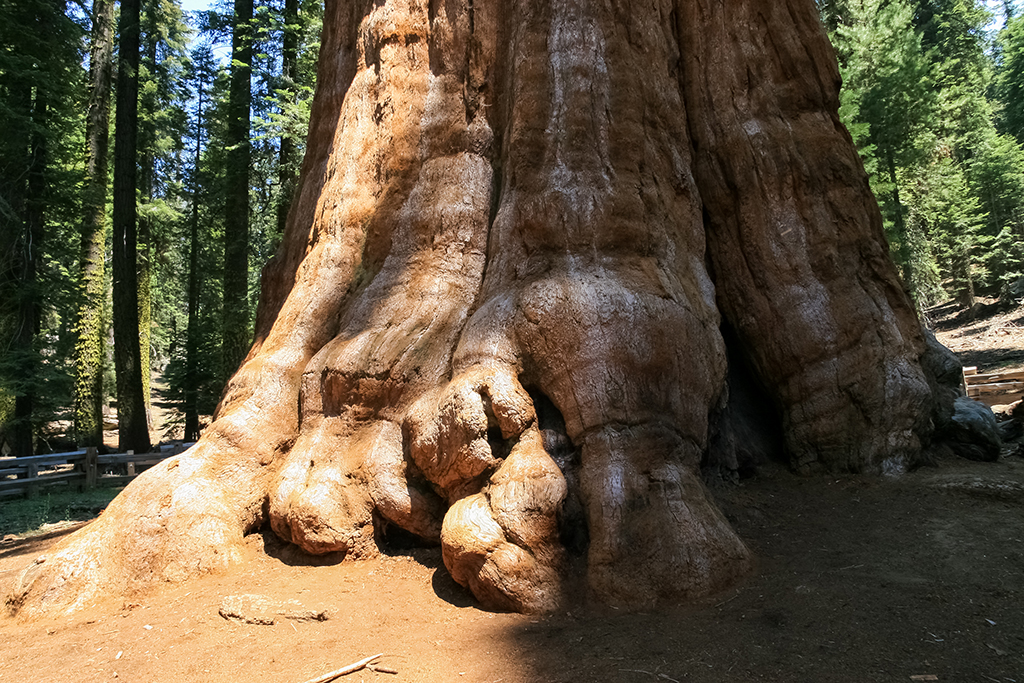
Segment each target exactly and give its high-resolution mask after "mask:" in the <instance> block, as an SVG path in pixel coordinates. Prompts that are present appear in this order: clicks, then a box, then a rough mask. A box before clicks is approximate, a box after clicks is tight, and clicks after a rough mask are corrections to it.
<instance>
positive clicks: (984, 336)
mask: <svg viewBox="0 0 1024 683" xmlns="http://www.w3.org/2000/svg"><path fill="white" fill-rule="evenodd" d="M980 302H981V306H982V307H986V306H988V307H994V304H995V300H993V299H981V300H980ZM927 314H928V319H929V320H930V321H931V324H932V325H933V329H934V330H935V337H936V339H938V340H939V341H940V342H942V343H943V344H945V345H946V346H947V347H948V348H949V349H951V350H952V351H953V353H955V354H956V355H957V357H958V358H960V362H961V363H963V365H974V366H977V368H978V371H979V372H993V371H997V370H999V371H1006V370H1010V369H1015V368H1017V367H1022V366H1024V307H1017V308H1016V309H1013V310H1010V311H1001V312H994V313H992V314H990V315H982V316H978V317H976V318H972V317H971V316H970V315H969V313H968V312H967V311H965V310H963V309H961V308H958V307H957V306H956V305H954V304H946V305H943V306H936V307H935V308H932V309H929V310H928V313H927Z"/></svg>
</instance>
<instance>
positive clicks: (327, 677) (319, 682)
mask: <svg viewBox="0 0 1024 683" xmlns="http://www.w3.org/2000/svg"><path fill="white" fill-rule="evenodd" d="M383 656H384V653H383V652H381V653H380V654H379V655H374V656H372V657H367V658H366V659H362V660H360V661H358V662H356V663H355V664H349V665H348V666H346V667H342V668H341V669H338V670H337V671H332V672H330V673H327V674H324V675H323V676H321V677H320V678H314V679H312V680H309V681H306V683H327V681H333V680H334V679H335V678H338V677H339V676H344V675H345V674H350V673H352V672H354V671H359V670H360V669H362V668H364V667H365V666H366V665H367V664H369V663H370V662H372V661H373V660H375V659H379V658H380V657H383Z"/></svg>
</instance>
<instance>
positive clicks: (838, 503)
mask: <svg viewBox="0 0 1024 683" xmlns="http://www.w3.org/2000/svg"><path fill="white" fill-rule="evenodd" d="M932 314H933V316H934V317H933V322H934V323H935V324H936V327H937V329H938V333H939V335H940V339H942V340H943V341H944V343H946V344H947V345H949V346H950V347H951V348H953V350H954V351H956V352H957V353H958V354H959V355H960V357H961V358H962V359H963V362H964V363H965V364H976V365H978V366H979V369H982V370H991V369H996V368H1005V367H1012V366H1014V365H1021V364H1024V343H1022V337H1021V329H1020V328H1021V326H1022V325H1024V321H1022V315H1024V311H1022V310H1019V309H1018V310H1017V311H1016V312H1011V313H1001V314H998V315H993V316H989V317H987V318H983V319H976V320H973V321H972V320H966V319H964V320H961V321H960V322H959V324H957V323H956V321H955V316H954V315H952V314H950V315H947V316H945V317H943V316H942V315H939V314H937V313H936V311H934V310H933V312H932ZM713 494H714V496H715V497H716V499H717V500H718V502H719V504H720V505H721V507H722V509H723V510H724V512H725V514H726V516H727V517H728V518H729V520H730V521H731V522H732V524H733V525H734V526H735V528H736V529H737V530H738V532H739V533H740V535H741V536H742V537H743V538H744V539H745V540H746V542H747V543H748V544H749V545H750V547H751V549H752V550H753V551H754V552H755V554H756V556H757V558H758V566H757V570H756V572H755V574H754V575H753V576H751V577H749V578H748V579H746V580H745V581H744V582H742V583H741V584H740V585H739V586H737V587H735V588H734V589H732V590H730V591H729V592H727V593H725V594H722V595H717V596H714V597H712V598H710V599H708V600H706V601H704V602H702V603H700V604H697V605H691V606H687V607H666V608H662V609H658V610H648V611H642V612H637V613H628V612H625V611H619V610H613V609H608V608H601V607H597V606H594V605H589V604H587V601H586V596H585V595H583V594H578V595H577V596H576V598H575V600H574V601H573V602H572V603H571V604H569V605H567V606H566V607H565V608H564V609H563V610H562V611H559V612H558V613H556V614H552V615H546V616H522V615H515V614H495V613H491V612H485V611H483V610H480V609H478V608H477V607H476V606H475V605H474V601H473V599H472V597H471V596H470V595H469V594H468V593H466V592H465V591H464V590H463V589H462V588H460V587H459V586H458V585H456V584H455V583H454V582H453V581H452V580H451V578H450V577H449V576H448V574H447V572H446V571H445V569H444V566H443V563H442V562H441V557H440V552H439V550H438V549H436V548H408V547H401V546H397V545H396V546H393V547H385V548H383V555H382V556H381V557H380V558H379V559H376V560H370V561H363V562H342V561H341V558H340V557H336V556H330V555H329V556H326V557H321V558H313V557H310V556H306V555H303V554H301V553H300V552H298V551H296V550H295V549H294V548H293V547H291V546H286V545H285V544H283V543H281V542H280V541H278V540H277V539H276V538H275V537H274V536H273V534H271V533H270V532H263V533H256V534H253V535H252V536H250V537H249V549H250V557H249V559H248V561H247V562H246V563H245V564H244V565H242V566H239V567H237V568H236V570H235V572H234V573H230V574H225V575H219V576H210V577H207V578H205V579H202V580H198V581H193V582H190V583H187V584H183V585H166V586H162V587H158V589H157V590H155V591H154V592H152V593H150V594H148V595H144V596H139V597H137V598H135V599H132V600H127V601H126V600H121V599H116V600H108V601H99V602H97V603H96V604H95V605H94V606H93V607H92V608H91V610H89V611H88V612H86V613H81V614H76V615H74V616H73V617H71V618H64V619H61V618H57V619H53V620H44V621H38V622H28V623H23V622H19V621H12V620H10V619H4V618H2V617H0V642H2V643H3V646H2V647H0V680H3V681H6V680H12V681H16V680H27V679H29V678H36V677H39V676H41V675H42V672H45V678H46V680H47V681H50V682H52V683H60V682H64V681H67V682H69V683H70V682H72V681H73V682H75V683H93V682H99V681H111V680H115V679H116V680H121V681H132V682H134V681H143V682H145V681H188V682H191V681H195V682H203V683H207V682H209V683H228V682H234V681H238V680H239V679H240V678H242V677H243V676H245V677H250V678H254V679H255V680H258V681H273V682H274V683H304V682H305V681H309V680H310V679H313V678H315V677H317V676H320V675H322V674H323V673H325V672H327V671H331V670H334V669H338V668H340V667H342V666H344V665H346V664H349V663H351V662H355V661H357V660H360V659H363V658H364V657H368V656H370V655H373V654H376V653H378V652H383V653H384V657H382V658H381V660H380V664H382V665H383V666H385V667H388V668H390V669H394V670H397V671H398V674H397V675H393V674H386V673H378V672H373V671H369V670H362V671H360V672H357V673H354V674H352V675H349V676H346V677H343V678H341V679H339V680H340V681H342V682H346V681H367V682H370V681H396V682H400V681H422V682H430V683H434V682H448V681H474V682H482V683H499V682H500V683H535V682H538V681H545V682H547V681H550V682H553V683H559V682H562V683H583V682H591V681H593V682H598V681H600V682H602V683H604V682H609V683H644V682H650V683H661V682H663V681H669V682H671V681H675V682H677V683H678V682H681V681H707V682H709V683H717V682H721V683H727V682H728V683H736V682H738V683H743V682H747V681H778V682H780V683H782V682H790V681H815V682H830V681H835V682H842V683H847V682H849V683H854V682H857V683H860V682H863V681H912V680H918V681H922V680H934V681H998V682H999V683H1016V682H1021V683H1024V610H1021V605H1024V522H1022V520H1024V458H1021V457H1020V456H1019V455H1009V456H1006V457H1004V458H1003V459H1002V460H1000V461H999V462H996V463H975V462H969V461H966V460H961V459H956V458H949V459H947V460H943V461H941V462H939V463H938V467H927V468H923V469H920V470H917V471H914V472H911V473H908V474H906V475H903V476H901V477H885V478H877V477H867V476H855V475H837V476H831V477H823V476H818V477H809V478H802V477H798V476H796V475H794V474H792V473H790V472H789V471H788V470H787V469H786V468H785V467H783V466H781V465H770V466H766V467H764V468H763V469H762V470H761V471H760V472H759V473H758V475H757V476H756V477H753V478H750V479H745V480H743V481H741V482H740V483H738V484H721V485H719V486H717V487H716V488H715V489H714V490H713ZM64 504H65V503H63V502H62V503H60V504H59V505H53V504H51V507H60V505H64ZM3 516H4V512H3V510H0V517H3ZM125 531H126V533H128V532H130V530H128V529H126V530H125ZM54 533H56V532H51V534H50V535H44V536H42V537H39V536H37V537H32V538H28V537H19V538H17V539H14V538H11V539H9V540H8V541H7V542H6V543H4V544H3V545H0V592H2V593H6V592H7V590H8V589H9V588H10V587H11V586H12V585H14V583H15V582H16V581H17V580H18V576H19V575H20V573H21V570H22V569H23V568H24V567H25V566H26V565H27V564H28V563H30V562H32V561H33V560H34V559H35V558H37V557H39V556H40V555H45V554H46V553H47V552H48V551H49V550H50V549H51V548H52V547H53V545H54V544H55V543H57V542H59V537H54V536H53V534H54ZM580 571H582V568H580ZM577 578H578V577H577ZM253 594H255V595H259V596H263V597H264V598H265V599H266V600H267V601H268V603H269V604H271V605H278V606H283V607H284V606H290V607H288V609H292V608H294V603H289V601H297V602H298V603H301V606H302V607H303V608H304V609H307V610H312V611H314V612H326V613H327V614H328V616H329V618H328V619H326V620H324V621H301V620H296V619H290V618H287V617H286V616H278V617H276V618H275V619H274V623H273V624H269V625H256V624H250V623H239V622H237V621H231V620H228V619H226V618H224V617H223V616H221V614H220V612H221V608H222V606H223V605H224V601H225V599H226V598H229V597H232V596H241V595H253ZM288 609H285V610H284V611H288ZM242 672H247V673H245V674H243V673H242Z"/></svg>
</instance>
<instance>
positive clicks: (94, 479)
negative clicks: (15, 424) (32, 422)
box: [0, 443, 193, 498]
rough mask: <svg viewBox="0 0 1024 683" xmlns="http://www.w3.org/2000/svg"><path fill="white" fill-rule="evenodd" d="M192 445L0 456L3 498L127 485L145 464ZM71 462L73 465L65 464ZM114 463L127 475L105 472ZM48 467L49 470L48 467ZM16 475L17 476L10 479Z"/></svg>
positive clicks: (1, 495)
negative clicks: (137, 451)
mask: <svg viewBox="0 0 1024 683" xmlns="http://www.w3.org/2000/svg"><path fill="white" fill-rule="evenodd" d="M192 445H193V444H191V443H185V444H174V445H171V446H168V447H163V448H160V449H159V450H157V451H154V452H152V453H141V454H135V453H132V452H131V451H129V452H127V453H112V454H109V455H100V454H99V453H98V452H97V451H96V449H95V448H86V449H83V450H80V451H72V452H70V453H54V454H52V455H34V456H31V457H26V458H2V459H0V498H4V497H7V496H16V495H25V496H28V497H29V498H31V497H33V496H35V495H36V494H37V493H38V491H39V489H41V488H46V487H48V486H72V485H77V486H78V487H79V488H80V489H81V490H88V489H92V488H95V487H97V486H118V485H121V484H127V483H128V482H129V481H131V480H132V479H134V478H135V477H136V476H137V474H138V473H140V472H142V470H143V469H144V468H146V467H149V466H152V465H155V464H157V463H158V462H160V461H162V460H166V459H167V458H170V457H171V456H174V455H178V454H179V453H181V452H182V451H184V450H186V449H187V448H189V447H191V446H192ZM67 465H70V466H71V468H70V469H69V468H68V467H62V466H67ZM113 465H123V466H124V467H123V469H124V472H125V473H124V474H106V473H105V471H106V470H107V469H108V468H110V467H111V466H113ZM46 468H49V469H46ZM11 477H15V478H11Z"/></svg>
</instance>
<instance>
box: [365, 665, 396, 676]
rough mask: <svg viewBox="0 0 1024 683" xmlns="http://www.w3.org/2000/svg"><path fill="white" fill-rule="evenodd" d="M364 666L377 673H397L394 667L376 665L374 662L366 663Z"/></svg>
mask: <svg viewBox="0 0 1024 683" xmlns="http://www.w3.org/2000/svg"><path fill="white" fill-rule="evenodd" d="M366 668H367V669H369V670H370V671H375V672H376V673H379V674H397V673H398V672H397V671H395V670H394V669H389V668H388V667H386V666H377V665H376V664H367V665H366Z"/></svg>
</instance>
